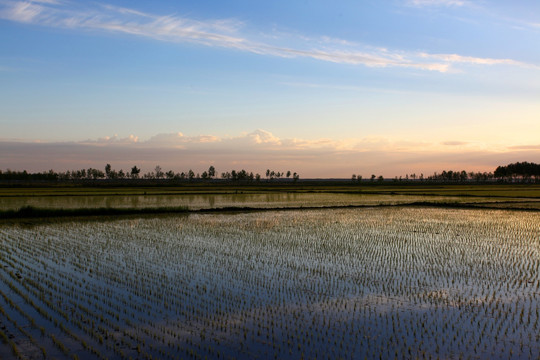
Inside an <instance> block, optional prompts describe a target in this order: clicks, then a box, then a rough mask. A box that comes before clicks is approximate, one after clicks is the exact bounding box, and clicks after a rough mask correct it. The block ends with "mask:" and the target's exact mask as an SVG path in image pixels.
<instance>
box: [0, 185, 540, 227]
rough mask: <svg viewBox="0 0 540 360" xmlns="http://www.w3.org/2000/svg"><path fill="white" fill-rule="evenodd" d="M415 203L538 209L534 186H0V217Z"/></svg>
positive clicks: (539, 192) (537, 189)
mask: <svg viewBox="0 0 540 360" xmlns="http://www.w3.org/2000/svg"><path fill="white" fill-rule="evenodd" d="M419 204H420V205H429V206H452V207H456V206H458V207H484V208H502V209H524V210H540V185H508V184H503V185H436V184H430V185H425V184H414V185H412V184H408V185H401V186H399V185H396V184H392V185H387V184H385V185H380V184H362V185H358V184H324V183H323V184H318V183H309V184H275V183H274V184H272V183H270V184H266V183H262V184H249V185H239V184H186V185H184V186H175V187H168V186H152V187H126V186H124V187H105V186H96V187H75V186H71V187H70V186H56V187H31V188H24V187H21V188H19V187H15V188H0V218H17V217H42V216H46V217H50V216H74V215H77V216H87V215H115V214H116V215H120V214H136V213H137V212H141V213H143V212H144V213H152V212H155V213H156V214H157V213H166V212H171V213H174V212H186V211H200V210H211V209H214V210H216V211H218V210H220V209H221V210H223V209H226V210H228V211H231V210H234V209H243V210H257V209H265V210H268V209H284V208H287V209H294V208H338V207H365V206H395V205H400V206H410V205H419ZM23 208H26V209H25V210H24V211H19V210H20V209H23ZM36 209H37V211H36ZM111 209H118V211H116V212H114V211H112V210H111ZM17 211H19V212H17Z"/></svg>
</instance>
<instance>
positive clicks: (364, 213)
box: [0, 208, 540, 359]
mask: <svg viewBox="0 0 540 360" xmlns="http://www.w3.org/2000/svg"><path fill="white" fill-rule="evenodd" d="M539 223H540V215H539V214H537V213H518V212H512V211H499V210H497V211H494V210H458V209H433V208H373V209H339V210H332V211H330V210H310V211H288V212H279V211H275V212H261V213H244V214H241V213H240V214H238V213H237V214H191V215H189V216H177V217H174V216H168V217H152V218H138V219H135V218H131V219H121V220H116V221H110V220H109V221H91V222H84V221H71V222H67V221H65V222H58V223H47V224H37V225H33V226H30V227H27V226H22V225H8V224H5V225H2V226H0V239H1V244H2V245H1V246H0V290H1V291H2V293H0V295H2V294H4V295H3V297H1V296H0V300H1V299H4V300H3V303H4V304H5V305H4V306H2V309H3V310H4V312H2V313H1V314H0V320H1V321H2V322H7V323H11V324H13V322H12V321H11V320H9V319H14V314H18V315H17V316H19V317H20V318H21V319H22V320H23V321H25V323H27V324H28V328H29V329H31V330H29V331H28V334H25V333H23V332H18V333H17V334H18V335H17V336H18V337H21V338H22V337H26V338H28V339H30V340H31V342H32V341H33V343H34V345H35V346H36V348H39V347H41V348H42V349H43V350H44V351H45V352H46V353H47V354H53V353H54V354H55V355H54V356H56V357H59V358H63V357H65V358H70V357H71V358H75V356H77V357H81V358H83V357H85V358H101V357H103V358H104V357H107V358H109V359H116V358H117V359H123V358H129V357H132V358H146V359H150V358H171V359H176V358H183V357H195V358H199V357H200V358H204V357H208V358H217V357H219V358H223V357H224V358H230V357H235V358H252V357H255V356H262V357H277V358H283V357H294V358H300V357H306V358H316V357H317V358H319V357H321V356H328V357H331V358H336V357H350V356H351V355H352V354H354V355H355V357H364V356H366V357H368V358H373V357H379V356H380V357H382V358H393V357H398V358H400V357H402V356H403V357H407V358H409V357H413V358H424V357H425V358H430V357H443V358H448V357H450V358H454V357H460V356H462V357H471V356H474V357H482V358H487V357H490V358H492V357H494V358H509V357H516V358H522V357H530V355H531V354H538V353H539V351H540V348H539V345H538V344H539V338H538V336H537V335H535V334H538V333H540V328H539V321H538V319H539V310H538V308H539V306H538V301H539V296H540V295H539V284H540V278H539V277H540V274H539V270H538V269H539V265H540V264H539V263H540V237H539V229H538V224H539ZM7 292H9V296H8V295H7ZM11 298H14V299H18V300H17V303H16V304H15V302H14V304H15V305H16V306H17V307H15V306H10V305H9V300H10V299H11ZM0 305H1V304H0ZM11 326H12V327H13V328H16V326H14V325H11ZM2 346H5V347H6V349H8V351H9V343H7V344H4V345H0V347H2ZM357 355H358V356H357Z"/></svg>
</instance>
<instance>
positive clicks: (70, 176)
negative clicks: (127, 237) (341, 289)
mask: <svg viewBox="0 0 540 360" xmlns="http://www.w3.org/2000/svg"><path fill="white" fill-rule="evenodd" d="M101 179H103V180H105V179H108V180H130V179H147V180H176V181H208V180H214V179H219V177H218V174H217V172H216V168H215V167H214V166H213V165H212V166H210V167H209V168H208V170H205V171H203V172H202V173H195V172H194V171H193V170H192V169H189V170H188V171H182V172H174V171H173V170H168V171H164V170H163V169H162V168H161V166H159V165H157V166H156V167H155V168H154V170H153V171H149V172H146V173H143V174H141V169H140V168H138V167H137V166H133V167H132V168H131V169H130V170H122V169H120V170H115V169H113V168H112V166H111V164H107V165H105V168H104V170H100V169H95V168H91V167H90V168H88V169H79V170H68V171H65V172H56V171H54V170H49V171H44V172H37V173H29V172H27V171H26V170H23V171H13V170H9V169H8V170H5V171H2V170H0V180H23V181H77V180H101ZM221 179H222V180H227V181H245V182H252V181H261V179H262V176H261V175H260V174H259V173H253V172H251V171H249V172H248V171H246V170H244V169H242V170H231V171H225V172H222V173H221ZM276 179H277V180H279V179H287V180H290V181H293V182H296V181H298V180H299V179H300V175H299V174H298V173H296V172H291V171H290V170H287V171H286V172H285V171H283V172H281V171H275V170H270V169H267V170H266V181H273V180H276Z"/></svg>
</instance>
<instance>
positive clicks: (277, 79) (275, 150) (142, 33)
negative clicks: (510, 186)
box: [0, 0, 540, 178]
mask: <svg viewBox="0 0 540 360" xmlns="http://www.w3.org/2000/svg"><path fill="white" fill-rule="evenodd" d="M516 161H530V162H537V163H538V162H540V2H538V1H537V0H528V1H526V0H515V1H507V0H493V1H489V0H387V1H380V0H364V1H359V0H341V1H322V0H312V1H308V0H304V1H300V0H298V1H282V0H274V1H265V2H262V1H248V0H231V1H217V0H215V1H210V0H200V1H162V0H159V1H158V0H155V1H136V0H130V1H127V0H125V1H121V0H104V1H75V0H39V1H38V0H35V1H16V0H0V169H2V170H5V169H11V170H24V169H26V170H29V171H46V170H49V169H54V170H56V171H65V170H72V169H81V168H88V167H95V168H104V166H105V164H106V163H110V164H111V165H112V167H113V168H114V169H117V170H119V169H124V170H128V169H130V168H131V167H132V166H134V165H136V166H138V167H140V168H142V169H143V172H146V171H151V170H152V169H154V167H155V166H156V165H160V166H161V168H163V169H165V170H169V169H170V170H173V171H175V172H179V171H187V170H188V169H193V170H194V171H195V172H202V171H204V170H206V169H208V167H209V166H210V165H213V166H215V168H216V170H217V172H218V173H221V172H224V171H230V170H232V169H237V170H239V169H246V170H248V171H253V172H259V173H261V174H263V173H264V172H265V171H266V169H272V170H276V171H287V170H291V171H293V172H298V173H299V174H300V176H301V177H302V178H318V177H320V178H330V177H343V178H348V177H350V176H351V174H358V175H362V176H364V177H369V176H371V174H376V175H377V176H379V175H383V176H384V177H395V176H402V175H403V176H405V174H412V173H416V174H421V173H422V174H425V176H428V175H431V174H433V172H441V171H442V170H449V169H452V170H466V171H493V170H494V169H495V168H496V167H497V166H498V165H506V164H508V163H510V162H516Z"/></svg>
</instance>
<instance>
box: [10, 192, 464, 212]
mask: <svg viewBox="0 0 540 360" xmlns="http://www.w3.org/2000/svg"><path fill="white" fill-rule="evenodd" d="M458 199H459V198H449V197H442V196H441V197H437V196H429V197H426V196H404V195H378V194H377V195H369V194H328V193H264V194H184V195H109V196H104V195H89V196H43V197H40V196H28V197H2V198H0V200H1V201H0V209H2V210H16V209H19V208H21V207H23V206H34V207H39V208H68V209H70V208H71V209H72V208H101V207H110V208H128V207H130V208H146V207H181V206H187V207H188V208H189V209H211V208H222V207H231V206H234V207H256V208H270V207H271V208H279V207H311V206H313V207H315V206H343V205H378V204H400V203H408V202H413V201H426V200H428V201H439V200H445V201H448V200H456V201H457V200H458Z"/></svg>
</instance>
